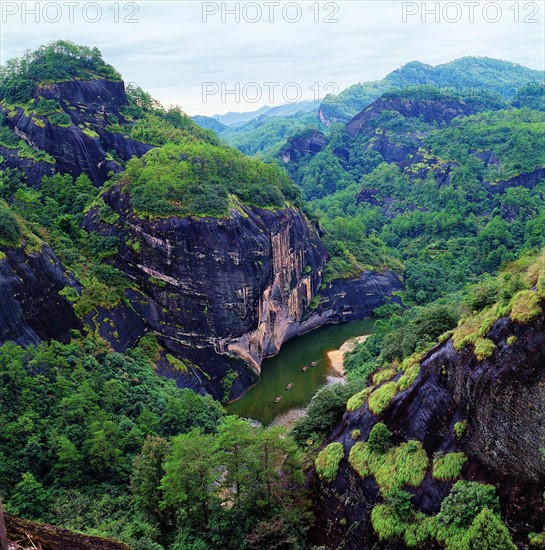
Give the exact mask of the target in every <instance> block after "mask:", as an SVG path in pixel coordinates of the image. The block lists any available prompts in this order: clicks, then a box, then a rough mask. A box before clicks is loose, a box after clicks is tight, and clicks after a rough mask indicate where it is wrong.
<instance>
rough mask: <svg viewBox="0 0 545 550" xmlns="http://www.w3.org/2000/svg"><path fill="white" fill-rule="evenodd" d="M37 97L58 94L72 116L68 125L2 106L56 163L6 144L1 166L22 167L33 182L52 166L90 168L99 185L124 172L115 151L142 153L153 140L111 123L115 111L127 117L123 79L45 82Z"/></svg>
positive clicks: (11, 122)
mask: <svg viewBox="0 0 545 550" xmlns="http://www.w3.org/2000/svg"><path fill="white" fill-rule="evenodd" d="M34 97H35V98H36V99H38V98H40V97H43V98H45V99H54V100H56V101H58V102H59V103H60V105H61V107H62V109H63V112H64V113H65V114H67V115H68V116H69V117H70V120H71V122H72V124H71V125H70V126H68V127H64V126H56V125H54V124H52V123H51V122H50V121H49V120H48V118H47V117H41V116H37V115H35V114H32V113H31V112H29V113H25V110H24V109H23V108H21V107H16V108H15V109H14V110H12V111H10V110H9V109H7V108H5V107H0V113H2V114H3V115H4V116H5V118H6V122H7V124H8V126H9V127H10V128H11V129H12V130H13V131H14V132H15V133H16V134H17V136H19V137H20V138H21V139H22V140H23V141H25V142H26V143H27V144H28V145H30V146H31V147H32V148H34V149H37V150H40V151H45V152H46V153H48V154H49V155H51V156H52V157H53V158H54V159H55V163H54V164H53V165H52V164H49V163H47V162H43V161H40V162H33V161H30V160H29V159H24V158H21V157H19V156H18V155H17V150H16V149H6V148H2V150H1V151H0V152H1V154H2V157H3V158H4V160H3V162H2V164H1V165H0V167H3V168H20V169H22V170H23V171H24V172H25V174H26V175H27V179H28V181H29V183H31V184H35V185H39V183H40V181H41V178H42V176H44V175H51V173H52V172H60V173H63V174H70V175H72V176H74V177H77V176H79V175H80V174H87V175H88V176H89V178H90V179H91V181H92V182H93V183H95V184H97V185H100V184H102V183H104V181H106V179H107V177H108V173H109V172H119V171H120V170H121V169H122V167H121V166H120V165H119V164H118V163H117V162H115V161H114V160H112V157H111V156H110V155H109V154H108V153H109V152H110V151H112V152H115V153H116V155H117V156H119V157H120V158H122V159H124V160H128V159H130V158H131V157H132V156H142V155H143V154H144V153H145V152H146V151H149V149H151V145H148V144H144V143H140V142H138V141H135V140H133V139H130V138H128V137H125V136H124V135H123V134H121V133H113V132H110V131H108V130H107V129H106V126H107V125H108V124H109V120H108V117H109V116H110V117H112V116H115V117H116V118H117V119H118V120H119V122H121V123H123V122H125V119H124V117H123V116H122V115H121V114H120V112H119V110H120V109H121V108H122V107H123V106H125V105H127V96H126V95H125V87H124V84H123V82H113V81H109V80H90V81H84V80H74V81H70V82H61V83H57V84H44V85H41V86H39V87H37V88H36V89H35V90H34Z"/></svg>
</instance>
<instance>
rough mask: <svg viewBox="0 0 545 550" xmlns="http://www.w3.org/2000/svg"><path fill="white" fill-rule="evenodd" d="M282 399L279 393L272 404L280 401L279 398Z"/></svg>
mask: <svg viewBox="0 0 545 550" xmlns="http://www.w3.org/2000/svg"><path fill="white" fill-rule="evenodd" d="M281 399H282V396H281V395H279V396H278V397H277V398H276V399H275V400H274V404H275V405H276V403H280V400H281Z"/></svg>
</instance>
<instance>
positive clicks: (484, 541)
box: [462, 508, 517, 550]
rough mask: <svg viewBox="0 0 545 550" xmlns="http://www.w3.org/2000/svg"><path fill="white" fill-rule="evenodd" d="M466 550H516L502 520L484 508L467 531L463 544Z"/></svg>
mask: <svg viewBox="0 0 545 550" xmlns="http://www.w3.org/2000/svg"><path fill="white" fill-rule="evenodd" d="M462 548H463V549H464V550H481V549H483V548H487V549H489V550H516V548H517V547H516V546H515V545H514V544H513V541H512V540H511V536H510V535H509V531H508V530H507V527H505V525H504V524H503V522H502V521H501V519H500V518H499V517H498V516H497V514H495V513H494V512H492V511H491V510H489V509H488V508H483V509H482V511H481V512H480V513H479V515H478V516H477V517H476V518H475V519H474V520H473V523H472V524H471V526H470V527H469V529H468V530H467V533H466V535H465V537H464V541H463V543H462Z"/></svg>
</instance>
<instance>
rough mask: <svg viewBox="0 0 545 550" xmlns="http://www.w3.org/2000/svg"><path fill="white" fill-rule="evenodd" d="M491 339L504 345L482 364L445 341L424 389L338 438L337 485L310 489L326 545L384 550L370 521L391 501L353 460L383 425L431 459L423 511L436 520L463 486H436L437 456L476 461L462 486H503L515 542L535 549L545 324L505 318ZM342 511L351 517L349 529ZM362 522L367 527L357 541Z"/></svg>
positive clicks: (419, 491)
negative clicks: (357, 436)
mask: <svg viewBox="0 0 545 550" xmlns="http://www.w3.org/2000/svg"><path fill="white" fill-rule="evenodd" d="M542 305H543V304H542ZM487 338H488V339H490V340H492V342H494V344H495V349H494V351H493V352H492V355H491V356H490V357H488V358H486V359H484V360H482V361H479V360H478V359H477V358H476V357H475V354H474V352H473V348H472V346H468V347H466V348H463V349H462V350H460V351H457V350H456V349H455V348H454V346H453V343H452V340H450V339H449V340H446V341H445V342H444V343H442V344H440V345H439V346H437V347H436V348H434V349H432V350H431V351H430V352H428V354H427V355H426V356H424V357H423V359H422V360H421V363H420V365H421V367H420V373H419V375H418V377H417V378H416V380H415V382H414V383H413V384H412V386H411V387H410V388H408V389H407V390H405V391H400V392H398V393H397V395H396V396H395V397H394V398H393V399H392V400H391V401H390V403H389V404H388V405H387V407H386V408H385V409H384V411H383V412H382V413H381V414H380V415H378V416H377V415H373V414H372V413H371V412H370V410H369V408H368V405H367V404H364V405H363V406H362V407H361V408H359V409H357V410H355V411H353V412H347V413H346V414H345V416H344V419H343V421H342V423H341V424H340V425H339V426H337V427H336V428H335V430H334V433H333V435H332V437H331V441H339V442H341V443H342V444H343V446H344V448H345V459H344V460H343V461H342V463H341V467H340V470H339V474H338V476H337V479H336V481H334V482H333V483H326V482H322V481H320V480H319V479H318V478H317V477H316V476H315V475H314V474H313V475H312V479H311V485H312V488H313V492H314V498H315V500H316V502H317V503H318V502H319V503H320V505H319V506H317V513H318V515H319V517H318V525H320V526H321V528H320V530H319V532H318V533H317V538H318V539H319V540H320V541H322V542H324V541H328V542H327V544H328V547H329V544H331V547H337V544H339V543H340V542H341V541H343V540H344V541H345V542H346V548H353V549H356V548H358V549H361V548H373V547H374V546H373V544H377V540H376V538H375V535H374V533H373V529H372V527H371V525H370V519H369V517H370V512H371V509H372V508H373V506H374V505H376V504H377V503H380V502H382V499H381V498H380V497H379V496H378V494H377V486H376V485H375V483H374V481H373V478H372V477H367V478H365V479H361V478H360V477H359V476H358V474H357V473H356V472H355V471H354V470H353V468H352V467H351V466H350V465H349V463H348V461H347V460H346V458H347V457H348V453H349V451H350V449H351V448H352V446H353V445H354V444H355V441H353V440H352V437H351V433H352V431H353V430H355V429H358V430H360V431H361V440H362V441H365V440H366V439H367V438H368V436H369V433H370V431H371V428H372V427H373V425H374V424H376V423H377V422H379V421H380V422H383V423H385V424H386V425H387V426H388V428H389V429H390V430H391V431H392V432H393V433H394V438H395V442H396V443H397V442H400V441H406V440H410V439H415V440H419V441H421V442H422V445H423V447H424V449H425V451H426V453H427V455H428V458H429V461H430V466H429V467H428V470H427V473H426V477H425V478H424V481H423V482H422V483H421V484H420V485H419V486H418V487H416V488H415V489H414V493H415V496H414V497H413V504H414V505H415V507H416V508H419V509H421V510H422V511H424V512H425V513H427V514H434V513H436V512H437V511H438V510H439V507H440V504H441V501H442V500H443V499H444V498H445V496H446V495H447V494H448V493H449V491H450V489H451V487H452V485H453V483H454V480H452V481H439V480H436V479H434V478H433V476H432V472H431V462H432V459H433V457H434V455H435V454H436V453H451V452H459V451H462V452H464V453H465V454H466V455H467V456H468V461H467V462H466V464H465V465H464V467H463V469H462V472H461V477H462V478H463V479H467V480H475V481H480V482H484V483H490V484H493V485H495V486H496V489H497V492H498V494H499V496H500V501H501V505H502V515H503V516H504V517H505V519H506V521H507V525H508V526H509V528H510V529H511V531H512V533H513V535H514V537H515V541H516V542H521V543H525V544H526V545H527V541H528V539H527V534H528V532H530V531H535V532H540V531H542V530H543V527H544V524H543V521H544V518H545V506H544V501H543V491H544V489H545V460H544V459H543V450H542V449H543V447H544V443H545V314H541V315H540V316H539V317H538V318H536V319H535V320H533V321H532V322H530V323H527V324H522V323H516V322H513V321H512V320H511V319H510V318H508V317H506V318H502V319H500V320H498V321H497V322H496V323H495V324H494V326H493V327H492V329H491V330H490V332H489V333H488V334H487ZM508 342H509V343H508ZM398 377H399V375H398V376H397V377H396V378H394V380H396V379H398ZM458 422H465V423H466V425H467V428H466V429H465V432H464V433H463V435H461V436H460V435H459V436H457V435H456V433H455V430H454V425H455V424H456V423H458ZM324 504H325V506H324ZM334 510H342V517H344V518H346V525H341V524H340V523H339V517H340V516H338V515H337V516H336V517H335V514H334V512H333V511H334ZM354 522H359V523H358V527H357V529H354V530H353V532H350V533H349V532H348V527H349V526H351V525H352V524H353V523H354ZM362 541H364V542H363V543H362ZM401 547H402V546H401Z"/></svg>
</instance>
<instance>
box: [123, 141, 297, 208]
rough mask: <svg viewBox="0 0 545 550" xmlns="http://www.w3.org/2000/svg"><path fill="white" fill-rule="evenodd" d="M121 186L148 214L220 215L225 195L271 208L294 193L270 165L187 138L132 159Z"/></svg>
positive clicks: (133, 204)
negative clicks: (183, 141) (181, 142)
mask: <svg viewBox="0 0 545 550" xmlns="http://www.w3.org/2000/svg"><path fill="white" fill-rule="evenodd" d="M121 184H122V185H124V186H125V189H126V190H127V192H128V193H129V194H130V196H131V205H132V207H133V208H134V209H135V211H136V212H137V213H139V214H142V215H150V216H151V215H153V216H189V215H195V214H196V215H201V216H206V215H210V216H224V215H226V214H227V212H228V207H229V204H230V201H229V194H234V195H236V196H237V197H238V198H239V199H240V200H242V202H245V203H247V204H254V205H256V206H259V207H270V208H279V207H281V206H283V205H284V203H285V201H286V199H295V198H296V195H297V193H296V191H295V190H294V189H293V188H292V185H291V184H290V182H289V180H288V179H287V177H286V176H285V175H284V174H283V173H282V172H280V171H279V170H278V169H277V168H275V167H274V166H272V165H271V166H269V165H265V164H263V163H261V162H260V161H257V160H250V159H247V158H245V157H243V156H242V155H241V154H239V153H237V152H235V151H233V150H230V149H227V148H225V147H219V146H213V145H210V144H207V143H205V142H191V141H188V142H186V143H185V144H184V145H179V146H176V145H170V144H169V145H165V146H164V147H162V148H160V149H152V150H151V151H149V152H148V153H147V154H146V155H144V157H142V158H140V159H138V158H133V159H131V160H130V161H129V162H128V163H127V167H126V170H125V172H124V174H123V177H122V179H121ZM284 193H285V194H284Z"/></svg>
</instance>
